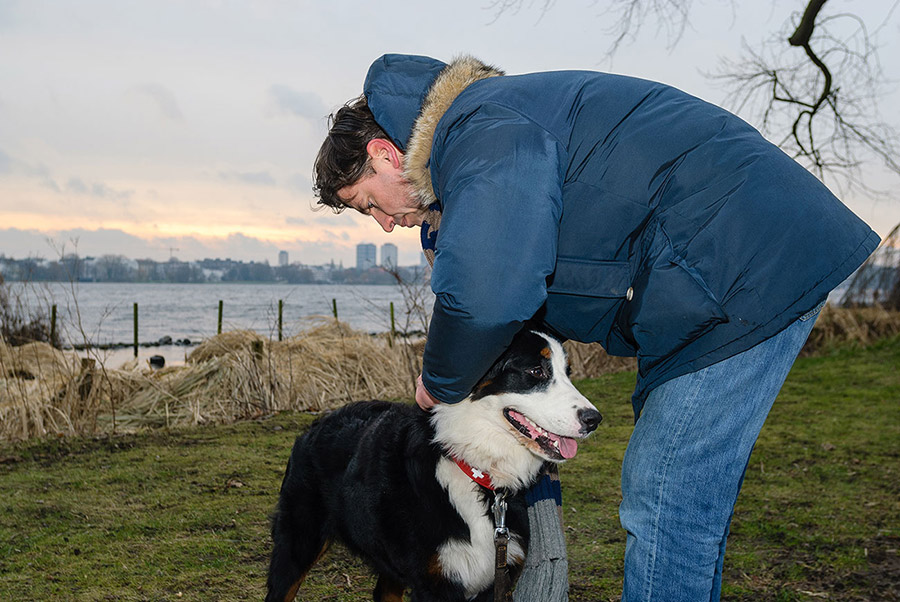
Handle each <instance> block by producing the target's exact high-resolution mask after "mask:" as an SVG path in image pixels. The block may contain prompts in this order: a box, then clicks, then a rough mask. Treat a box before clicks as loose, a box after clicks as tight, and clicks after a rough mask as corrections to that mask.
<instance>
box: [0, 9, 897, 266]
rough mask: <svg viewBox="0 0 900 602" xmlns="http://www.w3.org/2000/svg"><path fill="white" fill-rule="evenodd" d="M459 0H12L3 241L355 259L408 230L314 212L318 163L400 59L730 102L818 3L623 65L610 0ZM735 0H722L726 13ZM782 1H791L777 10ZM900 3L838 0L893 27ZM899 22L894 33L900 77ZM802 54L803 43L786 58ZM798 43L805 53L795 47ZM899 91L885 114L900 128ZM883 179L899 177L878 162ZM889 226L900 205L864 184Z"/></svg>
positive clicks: (858, 207) (164, 254) (409, 252)
mask: <svg viewBox="0 0 900 602" xmlns="http://www.w3.org/2000/svg"><path fill="white" fill-rule="evenodd" d="M497 4H500V3H499V2H491V0H454V1H453V2H433V3H432V2H422V1H421V0H418V1H388V2H371V1H370V2H350V1H345V2H341V1H334V0H331V1H327V2H326V1H311V0H295V1H291V2H288V1H275V0H258V1H253V2H250V1H247V2H237V1H230V0H207V1H202V0H180V1H174V0H173V1H167V0H147V1H144V0H133V1H128V2H125V1H119V0H107V1H94V0H78V1H67V0H54V1H44V0H0V253H2V254H5V255H7V256H12V257H25V256H40V257H47V258H53V257H56V256H58V254H59V253H61V252H63V251H65V252H69V251H72V250H77V252H78V253H79V254H81V255H95V256H96V255H102V254H108V253H109V254H122V255H126V256H128V257H134V258H138V257H150V258H153V259H157V260H165V259H168V258H169V257H170V256H176V257H179V258H181V259H186V260H190V259H199V258H203V257H223V258H224V257H231V258H233V259H244V260H255V261H262V260H269V261H270V262H271V263H275V262H276V259H277V253H278V250H280V249H284V250H287V251H289V252H290V254H291V259H292V260H294V261H302V262H304V263H325V262H327V261H330V260H332V259H333V260H334V261H336V262H338V261H343V263H344V264H345V265H353V263H354V261H355V245H356V244H357V243H359V242H373V243H376V244H378V245H380V244H382V243H384V242H388V241H391V242H394V243H396V244H397V245H398V246H399V247H400V262H401V264H412V263H418V250H417V246H418V242H417V233H416V232H415V231H412V230H410V231H402V232H397V231H395V232H394V233H393V234H391V235H387V234H385V233H383V232H381V230H380V229H379V228H378V227H377V226H376V224H375V223H374V221H372V222H371V223H369V218H363V217H362V216H358V215H355V214H351V213H350V212H346V213H344V214H341V215H339V216H335V215H333V214H331V213H330V212H328V211H314V210H313V206H314V198H313V196H312V192H311V190H310V187H311V184H310V174H311V171H312V167H311V166H312V161H313V158H314V156H315V153H316V151H317V150H318V146H319V144H320V142H321V140H322V137H323V135H324V131H325V117H326V116H327V115H328V113H330V112H331V111H333V110H335V109H336V108H337V107H339V106H340V105H341V104H342V103H343V102H344V101H346V100H348V99H349V98H351V97H354V96H356V95H358V94H359V93H360V92H361V88H362V81H363V78H364V77H365V73H366V70H367V69H368V66H369V64H370V63H371V62H372V60H374V59H375V58H377V57H378V56H379V55H381V54H383V53H386V52H403V53H414V54H427V55H431V56H434V57H437V58H440V59H443V60H449V59H451V58H452V57H454V56H456V55H458V54H461V53H469V54H474V55H475V56H477V57H479V58H481V59H483V60H485V61H487V62H490V63H493V64H495V65H497V66H500V67H502V68H504V69H505V70H506V71H507V72H509V73H523V72H528V71H540V70H550V69H597V70H606V71H614V72H619V73H626V74H630V75H636V76H640V77H645V78H649V79H656V80H660V81H664V82H666V83H670V84H672V85H675V86H677V87H679V88H682V89H684V90H686V91H688V92H690V93H693V94H695V95H697V96H700V97H702V98H705V99H707V100H710V101H712V102H715V103H718V104H723V102H724V101H725V99H726V94H725V92H724V91H723V90H722V89H720V88H716V87H715V86H714V85H713V82H711V80H710V79H708V78H707V77H705V76H704V73H709V72H713V71H715V70H716V68H717V66H718V64H719V60H720V59H722V58H736V57H737V56H738V55H739V54H740V52H741V47H742V40H745V41H746V42H747V43H748V44H754V43H757V42H758V41H759V40H762V39H767V38H769V37H770V36H771V35H772V34H773V33H775V32H778V31H779V30H780V29H782V27H783V24H784V22H785V21H786V19H787V18H788V17H789V14H788V11H789V9H790V7H793V5H795V4H796V5H797V8H798V9H799V8H800V7H802V5H803V4H805V3H804V2H802V1H800V0H796V1H794V2H791V3H788V2H778V3H776V2H772V3H771V4H770V3H765V2H756V3H739V4H743V5H747V6H734V7H732V6H729V5H730V4H731V3H728V2H712V1H708V2H705V3H700V2H694V9H693V13H692V19H691V24H690V26H689V28H688V30H687V31H686V32H685V33H684V36H683V38H682V39H681V41H680V43H678V44H677V45H676V46H675V47H674V48H669V43H668V42H669V41H670V39H669V31H668V30H667V28H666V27H665V26H662V27H660V26H659V25H658V24H656V23H653V22H650V23H648V24H647V25H646V26H645V27H644V28H643V29H641V30H640V31H639V32H638V33H637V35H636V36H635V37H634V39H633V40H628V41H626V43H625V44H624V45H623V46H622V47H621V49H620V50H619V52H618V53H617V54H616V55H615V57H614V60H609V59H608V58H606V57H605V51H606V50H607V49H608V48H609V45H610V43H611V41H612V37H611V36H610V34H609V31H608V28H609V27H610V26H611V25H612V23H613V20H614V18H615V17H614V15H611V14H609V13H608V12H606V7H607V6H608V5H609V4H610V2H608V1H604V0H601V1H597V0H570V1H567V2H565V3H562V2H556V3H551V4H550V6H549V7H548V8H546V10H544V9H543V7H544V5H545V2H544V0H524V2H522V3H521V5H520V6H519V7H518V9H515V10H507V11H505V12H503V14H500V15H499V16H498V14H497V9H496V8H495V6H496V5H497ZM719 5H722V6H719ZM776 5H778V6H776ZM894 5H895V2H894V1H893V0H870V1H867V2H862V1H856V2H853V1H850V0H832V1H831V2H829V4H828V5H827V7H828V8H829V9H831V10H832V11H833V12H841V11H846V10H854V11H857V12H859V11H861V10H862V11H865V12H864V13H861V14H862V15H863V16H864V17H865V18H866V19H867V22H868V23H870V24H873V25H874V24H879V23H881V22H882V21H883V20H884V19H885V17H886V16H887V15H888V14H889V13H890V10H891V7H892V6H894ZM897 21H898V19H897V18H896V15H894V17H893V18H892V20H891V21H889V22H888V25H887V26H886V27H885V29H884V30H883V31H882V33H881V34H880V38H879V39H880V40H881V42H882V43H883V47H882V50H881V51H882V56H883V57H885V58H884V60H883V62H884V65H883V66H884V69H885V75H886V77H888V78H892V79H893V80H897V79H900V68H898V65H897V61H896V60H894V59H890V60H889V59H887V58H886V57H896V56H900V45H898V40H900V30H898V26H897ZM786 52H788V51H786ZM795 52H802V51H800V50H795ZM898 106H900V96H898V93H897V91H896V89H894V90H893V92H892V95H891V96H888V97H887V98H886V99H885V100H883V101H882V110H883V111H884V112H885V114H886V116H887V117H888V119H889V120H893V123H894V125H895V126H900V116H898V110H897V108H896V107H898ZM867 178H868V179H869V180H870V182H871V183H872V184H873V185H875V186H882V187H885V188H889V187H893V188H894V189H896V188H897V182H896V181H895V180H892V179H891V178H890V177H889V176H888V175H886V174H885V173H884V172H882V171H879V170H878V169H873V170H871V171H868V172H867ZM844 200H845V202H846V203H847V204H848V205H849V206H851V208H853V209H854V210H855V211H856V212H857V213H858V214H859V215H860V216H861V217H863V218H864V219H865V220H866V221H868V222H869V223H870V224H871V225H872V226H873V227H874V228H875V229H876V230H877V231H878V232H879V233H880V234H881V235H882V236H884V235H885V234H887V232H888V231H889V230H890V228H891V227H892V226H893V225H895V224H896V223H897V222H900V199H898V198H897V197H896V196H895V197H894V200H892V201H889V200H884V199H882V200H872V199H871V198H868V197H866V196H864V195H861V194H860V195H853V194H850V195H846V196H845V197H844Z"/></svg>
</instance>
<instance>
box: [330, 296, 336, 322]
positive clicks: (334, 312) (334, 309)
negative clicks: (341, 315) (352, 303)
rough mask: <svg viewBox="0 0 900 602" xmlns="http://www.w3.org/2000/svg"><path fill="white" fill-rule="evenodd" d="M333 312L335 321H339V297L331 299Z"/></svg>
mask: <svg viewBox="0 0 900 602" xmlns="http://www.w3.org/2000/svg"><path fill="white" fill-rule="evenodd" d="M331 313H333V314H334V321H335V322H337V321H338V317H337V299H334V298H332V299H331Z"/></svg>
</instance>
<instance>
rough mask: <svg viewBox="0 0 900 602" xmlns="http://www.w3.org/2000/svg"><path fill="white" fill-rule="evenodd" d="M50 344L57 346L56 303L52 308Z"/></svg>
mask: <svg viewBox="0 0 900 602" xmlns="http://www.w3.org/2000/svg"><path fill="white" fill-rule="evenodd" d="M50 344H51V345H52V346H54V347H56V305H55V304H54V305H53V307H51V308H50Z"/></svg>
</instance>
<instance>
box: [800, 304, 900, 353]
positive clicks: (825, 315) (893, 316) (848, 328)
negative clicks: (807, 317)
mask: <svg viewBox="0 0 900 602" xmlns="http://www.w3.org/2000/svg"><path fill="white" fill-rule="evenodd" d="M898 334H900V311H891V310H887V309H884V308H882V307H877V306H876V307H855V308H839V307H833V306H831V305H826V306H825V308H824V309H823V310H822V313H821V314H820V315H819V319H818V321H816V326H815V328H813V331H812V333H810V335H809V339H808V340H807V342H806V346H805V347H804V348H803V353H802V354H801V355H814V354H816V353H821V352H823V351H827V350H829V349H833V348H835V347H841V346H843V345H847V344H857V345H869V344H871V343H874V342H875V341H877V340H878V339H884V338H888V337H893V336H897V335H898Z"/></svg>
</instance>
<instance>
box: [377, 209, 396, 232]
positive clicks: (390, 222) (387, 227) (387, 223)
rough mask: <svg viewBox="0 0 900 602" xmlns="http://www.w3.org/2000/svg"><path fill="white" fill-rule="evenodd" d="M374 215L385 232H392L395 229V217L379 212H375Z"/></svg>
mask: <svg viewBox="0 0 900 602" xmlns="http://www.w3.org/2000/svg"><path fill="white" fill-rule="evenodd" d="M372 217H373V218H375V221H376V222H378V225H379V226H381V228H382V229H383V230H384V231H385V232H390V231H392V230H393V229H394V218H393V217H391V216H390V215H388V214H386V213H381V212H378V213H375V214H373V215H372Z"/></svg>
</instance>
